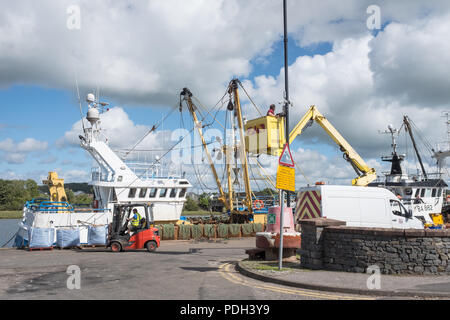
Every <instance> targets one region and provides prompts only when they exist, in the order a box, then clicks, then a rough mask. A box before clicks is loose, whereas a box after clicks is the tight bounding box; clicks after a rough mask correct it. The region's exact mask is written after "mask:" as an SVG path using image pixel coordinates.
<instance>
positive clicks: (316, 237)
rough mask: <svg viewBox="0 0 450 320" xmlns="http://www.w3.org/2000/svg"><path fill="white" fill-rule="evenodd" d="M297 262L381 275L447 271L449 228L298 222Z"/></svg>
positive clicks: (312, 267) (316, 266)
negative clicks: (376, 270)
mask: <svg viewBox="0 0 450 320" xmlns="http://www.w3.org/2000/svg"><path fill="white" fill-rule="evenodd" d="M301 233H302V235H301V237H302V241H301V249H300V250H299V253H300V263H301V266H302V267H305V268H309V269H323V270H334V271H347V272H360V273H365V272H367V269H368V268H369V267H372V266H375V265H376V266H378V267H379V268H380V271H381V273H383V274H420V275H423V274H450V263H449V252H450V231H447V230H414V229H379V228H359V227H346V226H345V222H342V221H337V220H330V219H324V218H319V219H309V220H303V221H301Z"/></svg>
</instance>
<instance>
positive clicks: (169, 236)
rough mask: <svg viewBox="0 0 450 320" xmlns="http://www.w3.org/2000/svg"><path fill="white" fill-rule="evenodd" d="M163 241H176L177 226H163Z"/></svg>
mask: <svg viewBox="0 0 450 320" xmlns="http://www.w3.org/2000/svg"><path fill="white" fill-rule="evenodd" d="M162 227H163V230H164V231H163V238H162V239H163V240H173V239H175V226H174V225H173V224H164V225H163V226H162Z"/></svg>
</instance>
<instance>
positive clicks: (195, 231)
mask: <svg viewBox="0 0 450 320" xmlns="http://www.w3.org/2000/svg"><path fill="white" fill-rule="evenodd" d="M191 231H192V238H193V239H195V240H198V239H200V238H201V237H202V236H203V226H202V225H201V224H197V225H195V224H194V225H192V226H191Z"/></svg>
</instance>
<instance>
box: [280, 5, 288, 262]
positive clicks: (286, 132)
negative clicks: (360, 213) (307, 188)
mask: <svg viewBox="0 0 450 320" xmlns="http://www.w3.org/2000/svg"><path fill="white" fill-rule="evenodd" d="M283 20H284V88H285V103H284V115H285V129H284V130H285V135H286V143H287V145H288V146H289V70H288V34H287V5H286V0H283ZM286 197H287V207H289V206H290V197H289V191H286ZM280 209H281V212H280V248H279V252H278V269H279V270H281V269H282V268H283V213H284V191H281V203H280Z"/></svg>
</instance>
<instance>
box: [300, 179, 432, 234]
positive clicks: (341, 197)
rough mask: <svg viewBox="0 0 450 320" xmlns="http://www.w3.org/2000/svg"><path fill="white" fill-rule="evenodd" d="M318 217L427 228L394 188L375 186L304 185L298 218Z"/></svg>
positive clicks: (359, 223)
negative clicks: (396, 194) (406, 206)
mask: <svg viewBox="0 0 450 320" xmlns="http://www.w3.org/2000/svg"><path fill="white" fill-rule="evenodd" d="M318 217H324V218H329V219H335V220H341V221H345V222H347V226H350V227H373V228H397V229H423V228H424V225H423V223H422V222H421V221H420V220H419V219H418V218H416V217H413V215H412V211H411V210H407V209H406V208H405V207H404V206H403V204H401V202H400V201H399V200H398V198H397V197H396V196H395V195H394V194H393V193H392V192H391V191H389V190H387V189H384V188H375V187H370V188H366V187H350V186H331V185H330V186H328V185H320V186H315V187H307V188H301V189H300V191H299V193H298V196H297V204H296V209H295V221H296V222H297V221H298V220H301V219H310V218H318Z"/></svg>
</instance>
